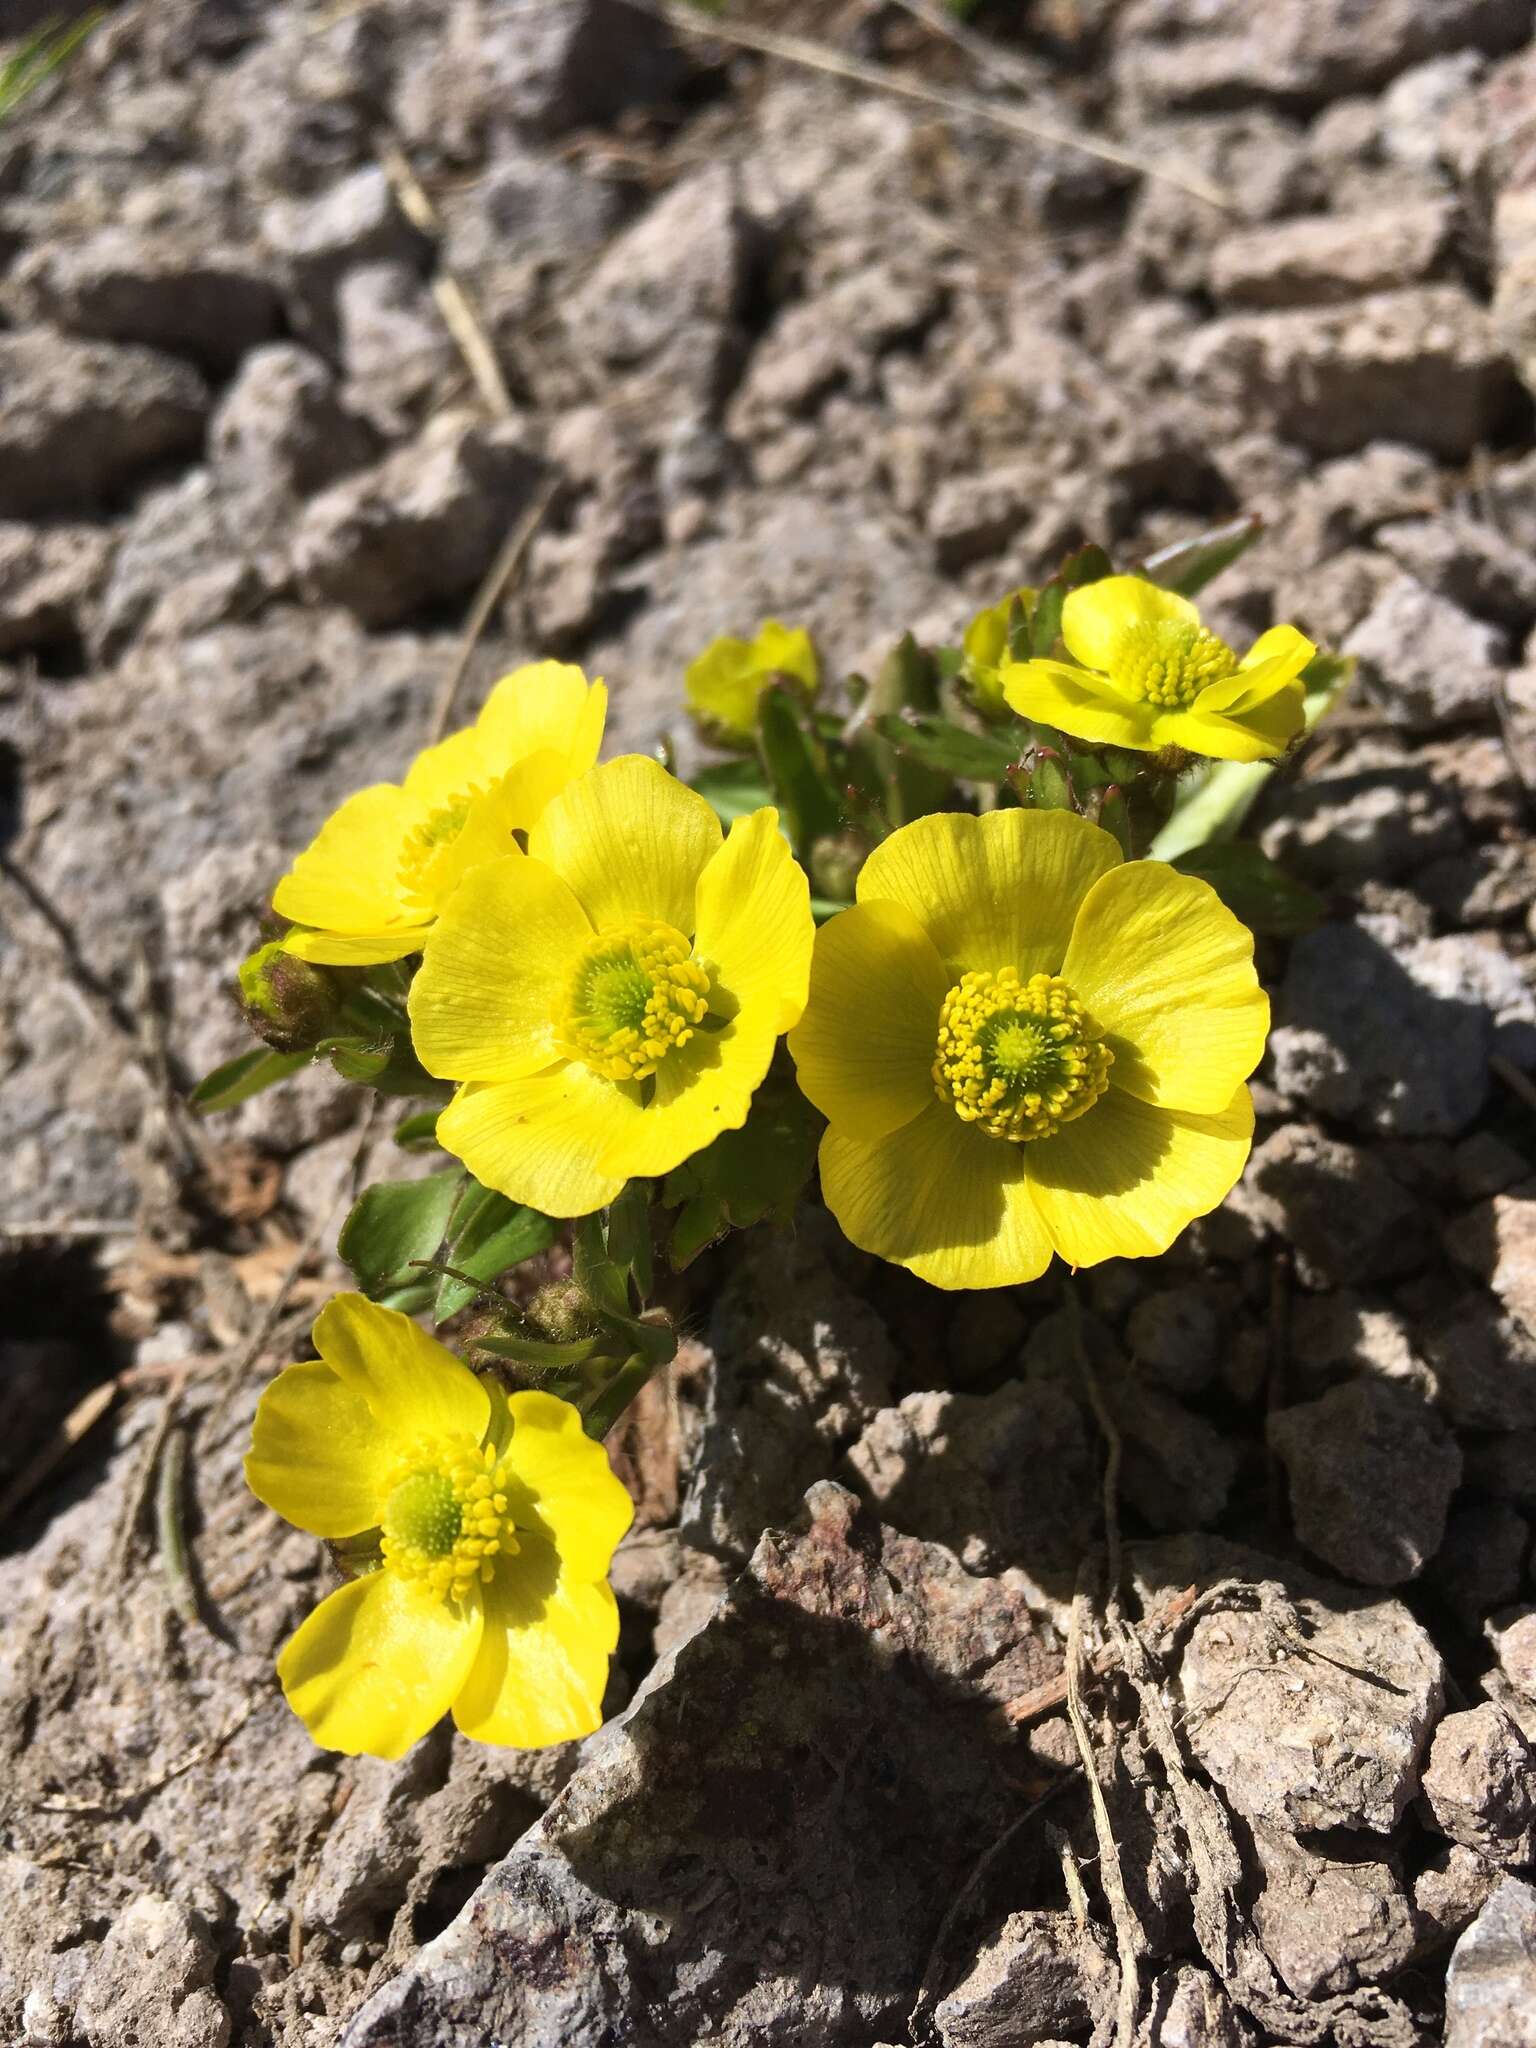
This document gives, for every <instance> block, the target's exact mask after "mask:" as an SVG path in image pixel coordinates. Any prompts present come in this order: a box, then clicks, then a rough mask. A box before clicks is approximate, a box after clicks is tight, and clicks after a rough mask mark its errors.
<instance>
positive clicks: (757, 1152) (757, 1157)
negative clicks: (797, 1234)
mask: <svg viewBox="0 0 1536 2048" xmlns="http://www.w3.org/2000/svg"><path fill="white" fill-rule="evenodd" d="M825 1129H826V1123H825V1120H824V1118H823V1117H822V1116H821V1115H820V1114H819V1113H818V1112H817V1111H816V1110H815V1109H814V1108H812V1106H811V1104H810V1103H809V1102H808V1101H807V1100H806V1098H805V1097H804V1096H803V1095H802V1094H801V1093H800V1090H799V1089H798V1088H797V1087H796V1086H795V1084H794V1082H793V1080H791V1079H790V1078H789V1077H788V1076H780V1075H775V1076H774V1077H773V1078H771V1079H770V1080H768V1081H765V1082H764V1084H763V1085H762V1087H761V1088H759V1089H758V1091H757V1093H756V1095H755V1096H754V1097H753V1098H752V1107H751V1110H750V1111H749V1112H748V1115H747V1121H746V1122H745V1123H744V1124H743V1125H742V1127H741V1129H740V1130H737V1131H722V1132H721V1134H720V1136H719V1137H718V1138H716V1139H715V1141H714V1142H713V1144H711V1145H707V1146H706V1147H705V1148H704V1150H703V1151H702V1152H696V1153H695V1154H694V1156H693V1157H692V1159H690V1160H688V1161H686V1162H685V1164H684V1165H682V1166H680V1167H678V1168H676V1169H675V1171H674V1172H672V1173H670V1174H669V1175H668V1176H667V1180H666V1184H665V1186H664V1188H663V1190H662V1200H663V1201H664V1202H666V1203H667V1204H668V1205H669V1206H671V1205H681V1213H680V1214H679V1215H678V1217H677V1219H676V1221H675V1223H674V1225H673V1229H672V1237H671V1242H670V1244H669V1246H668V1257H669V1258H670V1260H671V1262H672V1265H673V1267H674V1268H675V1269H677V1270H679V1271H681V1269H682V1268H683V1267H684V1266H686V1265H687V1264H688V1262H689V1261H690V1260H691V1259H693V1258H695V1257H697V1255H698V1253H699V1252H701V1251H702V1250H703V1249H704V1247H705V1245H707V1244H709V1243H711V1242H712V1241H713V1240H714V1239H715V1238H717V1237H719V1236H720V1234H721V1233H722V1232H723V1231H724V1230H725V1229H726V1228H727V1227H730V1228H733V1229H736V1230H746V1229H749V1228H750V1227H751V1225H752V1224H754V1223H761V1222H763V1221H764V1220H765V1219H766V1218H768V1217H770V1216H771V1217H772V1218H773V1219H774V1220H775V1221H776V1222H779V1223H783V1224H788V1223H789V1222H790V1221H791V1219H792V1218H793V1215H794V1210H795V1204H796V1202H797V1201H798V1200H799V1199H800V1194H801V1191H802V1190H803V1188H804V1187H805V1184H806V1182H807V1181H808V1180H809V1179H810V1177H811V1171H812V1168H813V1167H814V1166H815V1164H816V1147H817V1145H818V1144H819V1143H820V1142H821V1134H822V1132H823V1131H824V1130H825Z"/></svg>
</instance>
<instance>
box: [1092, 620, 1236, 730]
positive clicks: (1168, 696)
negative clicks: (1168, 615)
mask: <svg viewBox="0 0 1536 2048" xmlns="http://www.w3.org/2000/svg"><path fill="white" fill-rule="evenodd" d="M1236 671H1237V656H1236V655H1235V654H1234V653H1233V652H1232V649H1231V648H1230V647H1229V646H1228V645H1227V643H1226V641H1225V640H1218V639H1217V637H1216V635H1215V634H1214V633H1208V632H1207V631H1206V629H1205V627H1204V626H1191V625H1189V624H1187V623H1186V622H1185V621H1184V620H1182V619H1144V620H1138V622H1137V623H1136V624H1135V625H1133V626H1127V627H1126V629H1125V631H1124V632H1123V633H1122V634H1121V636H1120V639H1119V642H1118V644H1117V645H1116V647H1115V652H1114V660H1113V662H1112V663H1111V666H1110V673H1111V675H1112V676H1113V678H1114V681H1115V684H1116V686H1117V687H1118V688H1119V689H1121V690H1123V691H1124V693H1125V694H1126V696H1128V697H1139V698H1144V699H1145V700H1146V702H1147V703H1149V704H1162V705H1165V706H1167V707H1169V708H1171V709H1173V710H1182V709H1184V708H1186V707H1187V706H1188V705H1191V704H1193V703H1194V701H1195V699H1196V698H1197V697H1198V696H1199V695H1200V692H1201V691H1202V690H1204V689H1206V688H1207V687H1208V686H1209V685H1210V684H1211V683H1220V682H1224V681H1225V680H1226V678H1227V677H1228V676H1230V675H1234V674H1235V673H1236Z"/></svg>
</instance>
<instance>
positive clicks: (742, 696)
mask: <svg viewBox="0 0 1536 2048" xmlns="http://www.w3.org/2000/svg"><path fill="white" fill-rule="evenodd" d="M780 676H788V677H791V678H792V679H793V680H794V681H796V682H798V683H800V684H801V685H803V687H804V689H805V693H806V695H807V696H809V697H814V696H815V694H816V689H817V685H818V684H819V682H820V680H821V667H820V664H819V663H818V661H817V659H816V649H815V647H814V646H813V645H812V642H811V636H810V634H809V633H807V632H806V631H805V629H804V628H803V627H801V626H781V625H780V624H779V621H778V620H777V619H768V620H766V621H765V622H764V624H763V625H762V626H760V627H759V628H758V631H757V635H756V637H755V638H754V639H751V640H737V639H734V638H732V637H731V636H729V635H727V636H726V637H725V638H723V639H720V640H714V641H711V643H710V644H709V646H708V647H706V648H705V650H704V652H703V653H702V654H701V655H700V656H699V657H698V659H697V660H696V661H691V662H689V664H688V669H687V673H686V675H685V676H684V679H683V682H684V687H685V689H686V690H687V692H688V703H689V706H690V708H691V709H692V710H693V711H695V712H696V713H697V714H698V716H699V717H700V718H701V719H702V720H703V722H704V724H705V725H707V726H710V727H712V728H713V729H714V730H715V731H716V732H717V733H719V734H720V735H721V736H722V737H724V738H727V739H733V740H750V739H751V737H752V735H753V734H754V732H755V731H756V730H757V700H758V698H759V697H761V695H762V694H763V692H764V690H766V689H767V687H768V685H769V684H770V683H771V682H773V681H774V680H775V679H776V678H778V677H780Z"/></svg>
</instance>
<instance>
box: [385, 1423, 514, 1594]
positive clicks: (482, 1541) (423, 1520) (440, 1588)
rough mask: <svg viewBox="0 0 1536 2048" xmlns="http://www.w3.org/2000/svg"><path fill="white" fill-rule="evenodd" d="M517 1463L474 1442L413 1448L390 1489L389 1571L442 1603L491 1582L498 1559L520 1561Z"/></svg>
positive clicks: (447, 1440) (432, 1442)
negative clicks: (515, 1521) (514, 1504)
mask: <svg viewBox="0 0 1536 2048" xmlns="http://www.w3.org/2000/svg"><path fill="white" fill-rule="evenodd" d="M511 1484H512V1478H511V1461H510V1459H508V1458H498V1457H497V1455H496V1452H495V1450H494V1449H493V1448H492V1446H491V1445H490V1444H486V1445H484V1446H480V1445H477V1444H475V1443H472V1442H471V1441H470V1439H469V1438H468V1437H435V1438H428V1439H423V1441H421V1442H420V1443H417V1444H415V1445H413V1446H412V1448H411V1450H410V1451H409V1452H408V1453H407V1454H406V1455H405V1456H404V1457H403V1458H402V1459H401V1461H400V1463H399V1465H398V1466H397V1467H396V1469H395V1471H394V1473H393V1474H392V1475H391V1478H390V1482H389V1491H388V1496H387V1498H386V1500H385V1504H384V1517H383V1531H384V1541H383V1555H384V1562H385V1564H386V1565H387V1566H388V1568H389V1569H390V1570H391V1571H396V1572H399V1573H400V1574H401V1575H402V1576H403V1577H405V1578H408V1579H424V1580H425V1581H426V1582H427V1584H428V1585H429V1586H430V1587H431V1589H432V1591H433V1592H434V1593H436V1594H437V1595H438V1596H439V1597H440V1598H441V1599H444V1600H454V1601H460V1600H463V1599H464V1598H465V1597H466V1596H467V1595H468V1593H469V1592H470V1590H471V1588H472V1587H473V1586H475V1585H476V1584H477V1583H485V1582H488V1581H489V1580H490V1579H491V1578H492V1577H493V1575H494V1573H495V1570H496V1559H497V1558H498V1557H515V1556H516V1555H517V1551H518V1541H517V1535H516V1532H515V1530H514V1528H513V1525H512V1517H511V1514H510V1512H509V1508H508V1503H509V1499H510V1489H511Z"/></svg>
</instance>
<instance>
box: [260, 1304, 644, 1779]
mask: <svg viewBox="0 0 1536 2048" xmlns="http://www.w3.org/2000/svg"><path fill="white" fill-rule="evenodd" d="M314 1341H315V1349H316V1350H317V1351H318V1352H319V1354H320V1356H319V1359H318V1360H317V1361H316V1362H315V1363H313V1364H308V1365H290V1366H288V1367H287V1368H286V1369H285V1370H284V1371H283V1372H280V1373H279V1374H278V1376H277V1378H276V1379H275V1380H274V1381H273V1382H272V1384H271V1386H269V1387H268V1389H267V1391H266V1392H265V1394H263V1396H262V1398H261V1404H260V1406H259V1407H258V1408H257V1410H256V1422H255V1428H254V1431H253V1434H252V1441H251V1450H250V1455H249V1456H248V1457H247V1459H246V1461H245V1476H246V1479H247V1480H248V1482H249V1484H250V1486H251V1489H252V1491H253V1492H254V1493H255V1494H256V1495H257V1496H258V1497H259V1498H260V1499H261V1500H264V1501H265V1502H266V1503H267V1505H268V1507H271V1508H275V1509H276V1510H277V1512H278V1513H279V1514H280V1515H281V1516H282V1517H283V1518H284V1520H285V1521H289V1522H292V1523H293V1524H294V1525H295V1526H296V1527H297V1528H300V1529H305V1530H308V1532H309V1533H310V1534H311V1535H312V1536H325V1537H329V1538H331V1539H333V1540H341V1539H345V1538H349V1537H353V1538H355V1537H365V1538H366V1537H367V1536H368V1535H370V1534H371V1533H372V1532H375V1531H376V1532H377V1538H376V1542H377V1549H376V1551H375V1553H374V1555H375V1556H376V1557H378V1558H380V1559H381V1560H382V1561H381V1562H379V1563H378V1564H377V1566H376V1568H375V1569H373V1570H370V1571H368V1572H367V1573H366V1574H365V1576H363V1577H362V1578H357V1579H352V1580H350V1581H349V1582H348V1583H347V1584H346V1585H344V1586H341V1587H339V1588H338V1589H337V1591H336V1592H334V1593H332V1594H330V1595H329V1596H328V1597H327V1598H326V1599H325V1600H322V1601H321V1603H320V1605H319V1606H318V1607H317V1608H316V1609H315V1611H314V1613H313V1614H311V1615H310V1617H309V1619H308V1620H307V1621H305V1622H303V1623H302V1624H301V1626H300V1627H299V1628H298V1630H297V1631H296V1632H295V1634H294V1635H293V1636H292V1638H291V1639H290V1641H289V1642H288V1644H287V1646H286V1647H285V1648H284V1650H283V1652H282V1655H281V1656H280V1657H279V1658H278V1660H277V1671H278V1677H279V1678H280V1679H281V1680H282V1686H283V1691H284V1693H285V1694H286V1695H287V1699H288V1704H289V1705H290V1706H291V1707H292V1708H293V1710H294V1712H295V1713H296V1714H297V1715H298V1716H299V1718H300V1720H301V1721H303V1723H304V1725H305V1727H306V1728H308V1730H309V1732H310V1734H311V1735H312V1736H313V1737H314V1739H315V1741H316V1742H317V1743H319V1744H320V1745H321V1747H322V1748H324V1749H339V1750H344V1751H345V1752H346V1753H347V1755H349V1756H357V1755H360V1754H362V1755H368V1756H382V1757H398V1756H402V1755H404V1753H405V1751H406V1750H408V1749H409V1748H410V1746H411V1744H412V1743H413V1742H415V1741H417V1740H418V1739H419V1738H420V1737H421V1736H423V1735H425V1734H426V1732H427V1730H428V1729H429V1728H431V1727H432V1726H433V1724H434V1723H435V1722H437V1721H438V1720H439V1719H441V1717H442V1716H443V1715H444V1714H445V1713H448V1712H451V1713H452V1715H453V1718H454V1721H455V1722H456V1723H457V1725H458V1726H459V1728H461V1729H462V1730H463V1732H464V1733H465V1734H466V1735H468V1736H471V1737H473V1739H474V1740H475V1741H476V1742H494V1743H502V1744H506V1745H508V1746H510V1747H512V1748H515V1749H536V1748H539V1747H540V1746H542V1745H543V1744H545V1743H550V1742H565V1741H568V1740H569V1739H570V1738H571V1737H573V1736H578V1735H589V1734H590V1733H591V1732H592V1730H593V1729H594V1728H596V1727H597V1726H598V1725H599V1723H600V1722H601V1720H602V1697H603V1688H604V1686H605V1685H606V1683H607V1677H608V1659H609V1656H610V1655H611V1654H612V1651H613V1648H614V1645H615V1643H617V1641H618V1636H619V1618H618V1609H617V1607H616V1605H615V1603H614V1598H613V1592H612V1590H611V1588H610V1587H609V1585H608V1583H607V1573H608V1565H609V1560H610V1559H611V1557H612V1555H613V1552H614V1549H615V1547H616V1545H617V1544H618V1541H619V1539H620V1537H621V1536H622V1535H623V1534H624V1531H625V1530H626V1529H627V1528H628V1527H629V1523H630V1516H631V1512H632V1510H631V1508H630V1502H629V1496H628V1495H627V1494H626V1493H625V1491H624V1488H623V1487H622V1486H621V1485H620V1484H619V1482H618V1480H617V1479H616V1478H615V1477H614V1475H613V1473H612V1472H611V1471H610V1470H609V1467H608V1459H607V1455H606V1453H605V1452H604V1450H603V1448H602V1446H601V1444H596V1443H593V1442H592V1440H591V1439H590V1437H587V1436H585V1435H584V1434H583V1433H582V1427H581V1417H580V1415H579V1414H578V1413H577V1411H576V1410H575V1409H574V1408H573V1407H572V1406H571V1405H570V1403H569V1402H568V1401H558V1400H556V1399H555V1397H554V1396H553V1395H552V1394H538V1393H520V1394H511V1395H506V1394H503V1393H502V1391H501V1389H500V1388H499V1387H496V1386H493V1385H490V1384H488V1383H487V1382H485V1381H483V1380H479V1379H476V1377H475V1375H474V1374H473V1373H472V1372H470V1371H469V1369H468V1368H467V1367H466V1366H464V1365H463V1364H461V1363H460V1361H459V1360H458V1359H457V1358H455V1357H454V1355H453V1353H452V1352H451V1351H448V1350H445V1349H444V1347H443V1346H442V1345H441V1344H439V1343H437V1342H436V1341H435V1339H433V1338H431V1337H429V1336H427V1334H426V1332H425V1331H423V1330H421V1329H418V1328H417V1326H416V1324H415V1323H413V1322H412V1321H411V1320H410V1318H409V1317H408V1316H402V1315H398V1314H396V1312H395V1311H394V1310H393V1309H388V1308H380V1307H379V1306H378V1305H377V1304H376V1303H374V1302H371V1301H365V1300H364V1299H363V1297H362V1296H361V1295H359V1294H342V1295H338V1296H337V1298H336V1299H335V1300H334V1301H331V1302H328V1303H327V1305H326V1306H325V1308H323V1309H322V1310H321V1312H320V1315H319V1318H318V1320H317V1321H316V1323H315V1329H314Z"/></svg>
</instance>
